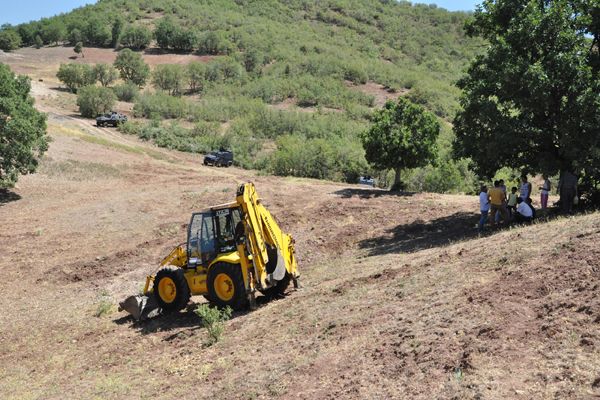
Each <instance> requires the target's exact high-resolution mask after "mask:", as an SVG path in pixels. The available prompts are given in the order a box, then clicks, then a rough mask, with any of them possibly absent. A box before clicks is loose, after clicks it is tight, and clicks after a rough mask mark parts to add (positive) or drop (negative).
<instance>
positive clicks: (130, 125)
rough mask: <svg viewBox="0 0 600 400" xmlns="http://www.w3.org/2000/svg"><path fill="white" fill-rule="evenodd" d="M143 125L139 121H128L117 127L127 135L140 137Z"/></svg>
mask: <svg viewBox="0 0 600 400" xmlns="http://www.w3.org/2000/svg"><path fill="white" fill-rule="evenodd" d="M142 128H143V126H142V123H141V122H139V121H127V122H124V123H122V124H119V125H118V126H117V129H118V130H119V132H123V133H125V134H127V135H136V136H139V135H140V133H141V132H142Z"/></svg>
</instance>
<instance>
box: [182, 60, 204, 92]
mask: <svg viewBox="0 0 600 400" xmlns="http://www.w3.org/2000/svg"><path fill="white" fill-rule="evenodd" d="M205 74H206V65H205V64H203V63H200V62H197V61H192V62H191V63H189V64H188V65H187V66H186V78H187V82H188V85H189V88H190V92H192V93H196V92H200V91H202V89H203V88H204V80H205Z"/></svg>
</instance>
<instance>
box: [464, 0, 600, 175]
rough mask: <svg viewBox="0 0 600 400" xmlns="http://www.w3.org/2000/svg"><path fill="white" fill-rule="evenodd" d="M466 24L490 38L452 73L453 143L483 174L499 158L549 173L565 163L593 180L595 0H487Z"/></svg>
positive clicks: (598, 35)
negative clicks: (457, 76)
mask: <svg viewBox="0 0 600 400" xmlns="http://www.w3.org/2000/svg"><path fill="white" fill-rule="evenodd" d="M594 4H595V5H594ZM467 32H468V33H469V34H471V35H476V36H480V37H482V38H484V39H486V40H487V41H488V42H489V44H490V45H489V48H488V51H487V53H486V54H484V55H482V56H479V57H478V58H477V59H476V60H475V61H474V62H473V63H472V65H471V66H470V68H469V70H468V75H467V76H465V77H464V78H463V79H461V80H460V81H459V83H458V86H459V87H460V88H461V89H463V95H462V97H461V105H462V107H463V109H462V111H460V112H459V113H458V115H457V116H456V118H455V120H454V126H455V131H456V141H455V143H454V148H455V153H456V154H457V155H458V156H463V157H470V158H471V159H472V160H473V162H474V165H475V167H476V170H477V172H478V173H479V174H480V175H482V176H486V177H491V176H493V175H494V174H495V172H496V171H497V170H498V169H500V168H501V167H505V166H507V167H512V168H519V169H524V170H526V171H528V172H530V173H538V172H542V173H545V174H547V175H554V174H556V173H557V172H558V171H565V170H569V171H571V172H576V173H582V174H583V175H584V176H587V177H593V178H594V180H595V182H596V183H595V185H596V186H597V185H598V182H599V181H600V175H597V171H598V167H599V166H600V162H599V160H600V158H599V157H598V154H600V124H599V122H600V98H599V97H598V93H599V92H600V80H599V79H598V78H599V71H600V62H599V61H600V56H599V52H598V45H599V43H600V42H599V39H600V8H599V7H598V5H597V3H595V2H592V1H578V0H577V1H575V0H573V1H571V0H556V1H533V0H531V1H508V0H499V1H490V0H486V1H484V2H483V4H482V6H481V8H480V9H478V10H477V11H476V12H475V14H474V17H473V20H472V22H471V23H470V24H469V25H467Z"/></svg>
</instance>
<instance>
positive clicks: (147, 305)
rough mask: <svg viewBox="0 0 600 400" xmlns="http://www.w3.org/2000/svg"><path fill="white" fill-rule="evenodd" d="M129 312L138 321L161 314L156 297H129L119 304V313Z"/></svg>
mask: <svg viewBox="0 0 600 400" xmlns="http://www.w3.org/2000/svg"><path fill="white" fill-rule="evenodd" d="M123 310H125V311H127V312H128V313H129V314H131V316H132V317H133V318H134V319H135V320H136V321H143V320H146V319H150V318H154V317H156V316H157V315H159V314H160V309H159V308H158V304H157V303H156V300H155V299H154V295H152V294H151V295H150V296H144V295H136V296H129V297H128V298H126V299H125V300H123V301H122V302H120V303H119V311H123Z"/></svg>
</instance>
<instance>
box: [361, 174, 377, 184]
mask: <svg viewBox="0 0 600 400" xmlns="http://www.w3.org/2000/svg"><path fill="white" fill-rule="evenodd" d="M358 183H359V184H360V185H367V186H371V187H375V179H373V177H372V176H370V175H365V176H361V177H360V178H358Z"/></svg>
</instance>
